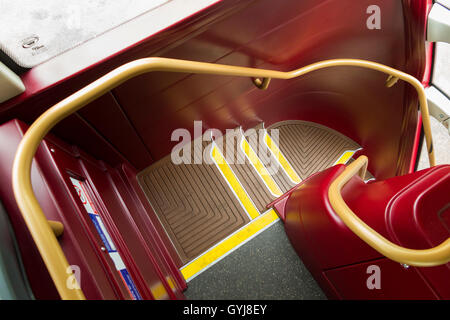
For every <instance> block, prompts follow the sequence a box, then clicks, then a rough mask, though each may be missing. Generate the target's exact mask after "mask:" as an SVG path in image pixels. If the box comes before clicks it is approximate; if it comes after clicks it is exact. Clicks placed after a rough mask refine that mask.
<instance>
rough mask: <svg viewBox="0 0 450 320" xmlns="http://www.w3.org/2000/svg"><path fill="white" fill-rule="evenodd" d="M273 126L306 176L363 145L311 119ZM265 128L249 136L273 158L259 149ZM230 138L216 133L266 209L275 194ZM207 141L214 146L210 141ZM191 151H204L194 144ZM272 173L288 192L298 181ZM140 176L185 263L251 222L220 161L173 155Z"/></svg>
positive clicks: (281, 145)
mask: <svg viewBox="0 0 450 320" xmlns="http://www.w3.org/2000/svg"><path fill="white" fill-rule="evenodd" d="M260 128H261V126H258V127H257V128H256V129H260ZM273 129H278V130H279V140H280V141H279V149H280V150H281V152H282V153H283V154H284V156H285V157H286V159H287V160H288V161H289V162H290V164H291V166H292V167H293V168H294V170H295V171H296V172H297V174H298V175H299V176H300V177H301V178H302V179H305V178H307V177H308V176H310V175H311V174H312V173H314V172H317V171H320V170H323V169H325V168H328V167H330V166H332V165H333V164H334V163H335V161H336V160H337V159H338V158H339V157H340V156H341V155H342V153H343V152H344V151H346V150H355V149H358V148H359V145H358V144H356V143H355V142H353V141H352V140H350V139H349V138H347V137H345V136H343V135H341V134H340V133H338V132H336V131H334V130H331V129H329V128H327V127H324V126H321V125H318V124H314V123H311V122H305V121H284V122H279V123H276V124H274V125H272V126H270V127H269V128H268V129H267V131H268V132H269V134H270V132H271V130H273ZM262 132H263V131H258V130H256V131H254V130H253V131H247V132H246V133H245V136H246V138H247V140H248V142H249V144H250V145H251V146H252V148H253V149H254V150H255V151H256V152H257V154H258V155H259V156H260V159H261V161H262V162H263V163H270V162H268V161H273V159H270V157H273V156H272V155H271V154H270V152H269V151H268V150H264V152H259V151H257V149H258V145H257V141H258V139H259V136H260V135H261V133H262ZM252 136H253V137H252ZM241 138H242V133H241V131H240V130H239V129H236V130H235V131H234V139H237V141H239V139H241ZM229 141H231V139H230V140H228V139H227V143H224V142H223V140H222V139H216V143H217V145H218V146H219V148H220V149H222V148H223V149H222V150H223V155H224V157H225V158H226V159H227V161H228V162H229V163H230V159H234V160H235V161H234V162H237V163H234V164H230V167H231V169H232V170H233V172H234V173H235V175H236V176H237V178H238V180H239V181H240V182H241V185H242V186H243V187H244V189H245V191H246V192H247V194H248V195H249V197H250V198H251V200H252V201H253V203H254V204H255V206H256V207H257V208H258V210H259V211H260V212H261V213H262V212H264V211H265V206H266V205H267V204H268V203H270V202H271V201H272V200H274V198H275V197H274V196H273V195H272V194H271V193H270V192H269V190H268V189H267V187H266V186H265V184H264V183H263V181H262V179H261V177H260V176H259V175H258V174H257V172H256V170H255V169H254V168H253V166H252V165H251V164H250V163H249V162H248V160H247V158H246V157H245V155H244V153H243V152H242V150H240V148H239V147H238V148H235V149H234V150H233V151H234V152H233V153H231V154H232V155H233V156H232V157H231V158H230V157H229V153H228V151H230V149H231V147H230V146H229V145H228V142H229ZM255 144H256V145H255ZM202 145H203V147H204V148H208V147H210V143H209V142H203V143H202ZM231 145H232V144H231ZM234 145H236V146H239V144H238V143H237V144H234ZM191 152H192V155H195V156H197V157H201V154H200V153H199V151H197V153H196V152H195V151H194V148H193V144H191ZM271 173H272V172H271ZM272 177H273V179H274V180H275V182H276V183H277V185H278V187H279V188H280V189H281V190H282V192H286V191H288V190H289V189H290V188H292V187H293V186H294V184H293V182H292V181H290V179H289V178H288V177H287V175H286V174H285V173H284V171H283V170H277V171H274V172H273V173H272ZM138 181H139V183H140V185H141V187H142V189H143V191H144V193H145V194H146V196H147V199H148V200H149V202H150V204H151V205H152V207H153V210H154V211H155V213H156V214H157V216H158V217H159V219H160V221H161V223H162V225H163V226H164V228H165V230H166V232H167V233H168V235H169V237H170V239H171V240H172V242H173V244H174V246H175V248H176V250H177V252H178V254H179V255H180V258H181V260H182V262H183V263H184V264H186V263H188V262H189V261H191V260H193V259H195V258H196V257H197V256H199V255H200V254H201V253H203V252H205V251H206V250H208V249H209V248H210V247H212V246H213V245H214V244H216V243H217V242H219V241H220V240H222V239H224V238H226V237H227V236H228V235H230V234H231V233H233V232H234V231H236V230H237V229H239V228H240V227H242V226H244V225H245V224H246V223H247V222H249V217H248V215H247V213H246V212H245V211H244V209H243V207H242V206H241V204H240V202H239V201H238V200H237V198H236V196H235V195H234V193H233V191H232V190H231V189H230V187H229V186H228V184H227V182H226V181H225V179H224V177H223V176H222V174H221V173H220V171H219V170H218V168H217V167H216V166H215V165H214V164H206V163H203V164H188V165H186V164H180V165H175V164H174V163H173V162H172V160H171V157H170V155H168V156H166V157H165V158H163V159H161V160H159V161H158V162H156V163H154V164H152V165H151V166H150V167H148V168H146V169H144V170H143V171H142V172H141V173H139V174H138Z"/></svg>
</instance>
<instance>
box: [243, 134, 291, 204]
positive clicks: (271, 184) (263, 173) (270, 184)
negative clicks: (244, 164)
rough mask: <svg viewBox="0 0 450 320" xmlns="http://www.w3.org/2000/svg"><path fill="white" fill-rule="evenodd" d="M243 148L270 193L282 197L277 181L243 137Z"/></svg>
mask: <svg viewBox="0 0 450 320" xmlns="http://www.w3.org/2000/svg"><path fill="white" fill-rule="evenodd" d="M241 148H242V150H243V151H244V153H245V155H246V156H247V159H248V160H249V161H250V162H251V164H252V165H253V167H254V168H255V170H256V172H258V174H259V176H260V177H261V179H263V181H264V183H265V185H266V187H267V188H268V189H269V190H270V192H271V193H272V194H273V195H274V196H277V197H279V196H281V195H282V194H283V192H282V191H281V190H280V188H279V187H278V185H277V184H276V182H275V180H273V178H272V176H271V175H270V174H269V172H268V171H267V169H266V167H265V166H264V164H263V163H262V162H261V159H259V157H258V155H257V154H256V152H255V151H254V150H253V148H252V147H251V146H250V144H249V143H248V141H247V139H245V138H244V137H242V140H241Z"/></svg>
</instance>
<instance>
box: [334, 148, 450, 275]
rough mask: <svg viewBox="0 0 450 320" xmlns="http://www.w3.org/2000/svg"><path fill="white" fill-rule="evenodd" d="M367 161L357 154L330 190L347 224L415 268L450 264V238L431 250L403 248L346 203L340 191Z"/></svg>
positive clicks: (386, 253) (383, 251)
mask: <svg viewBox="0 0 450 320" xmlns="http://www.w3.org/2000/svg"><path fill="white" fill-rule="evenodd" d="M367 163H368V159H367V157H366V156H360V157H358V159H356V160H355V161H353V162H352V163H351V164H349V165H348V166H347V167H346V168H345V169H344V171H343V172H342V173H341V174H340V175H339V176H338V177H337V178H336V179H335V180H334V181H333V182H332V183H331V185H330V187H329V189H328V199H329V201H330V204H331V206H332V207H333V210H334V211H335V212H336V213H337V215H338V216H339V217H340V218H341V220H342V221H343V222H344V223H345V225H346V226H347V227H348V228H350V230H352V231H353V232H354V233H355V234H356V235H357V236H358V237H360V238H361V239H362V240H363V241H364V242H366V243H367V244H368V245H370V246H371V247H372V248H373V249H375V250H376V251H378V252H379V253H381V254H382V255H384V256H386V257H388V258H389V259H391V260H394V261H397V262H399V263H402V264H406V265H410V266H416V267H432V266H438V265H442V264H446V263H448V262H449V261H450V238H447V239H446V240H445V241H443V242H442V243H441V244H439V245H438V246H435V247H434V248H431V249H421V250H416V249H408V248H404V247H401V246H399V245H397V244H395V243H393V242H391V241H389V240H388V239H386V238H385V237H383V236H382V235H380V234H379V233H378V232H377V231H375V230H374V229H372V228H371V227H370V226H368V225H367V224H366V223H365V222H364V221H362V220H361V219H360V218H359V217H358V216H357V215H356V214H355V213H353V211H352V210H351V209H350V208H349V207H348V206H347V204H346V203H345V201H344V199H343V198H342V194H341V190H342V188H343V187H344V186H345V184H346V183H347V182H348V181H349V180H350V179H351V178H353V176H355V175H356V174H358V172H359V171H360V170H361V168H364V167H367ZM363 177H364V175H363V176H362V178H363Z"/></svg>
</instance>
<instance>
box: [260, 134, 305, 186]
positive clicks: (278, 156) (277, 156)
mask: <svg viewBox="0 0 450 320" xmlns="http://www.w3.org/2000/svg"><path fill="white" fill-rule="evenodd" d="M264 142H265V143H266V145H267V147H268V148H269V150H270V151H271V152H272V154H273V155H274V157H275V159H277V161H278V163H279V164H280V165H281V167H282V168H283V170H284V171H285V172H286V174H287V176H288V177H289V179H291V181H292V182H293V183H295V184H298V183H300V182H301V181H302V179H301V178H300V177H299V176H298V174H297V172H295V170H294V168H292V166H291V164H290V163H289V161H287V159H286V158H285V157H284V155H283V154H282V153H281V151H280V149H278V146H277V145H276V144H275V143H274V142H273V141H272V138H271V137H270V136H269V134H268V133H267V131H265V132H264Z"/></svg>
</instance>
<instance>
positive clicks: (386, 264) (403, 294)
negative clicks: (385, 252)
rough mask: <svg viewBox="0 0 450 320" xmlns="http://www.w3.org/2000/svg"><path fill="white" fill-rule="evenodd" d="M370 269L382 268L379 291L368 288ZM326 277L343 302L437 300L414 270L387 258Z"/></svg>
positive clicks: (350, 267)
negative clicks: (345, 300) (370, 267)
mask: <svg viewBox="0 0 450 320" xmlns="http://www.w3.org/2000/svg"><path fill="white" fill-rule="evenodd" d="M369 266H377V267H379V268H380V273H379V275H380V289H376V288H373V289H369V288H368V286H367V279H368V278H369V277H370V276H371V275H372V274H373V271H371V270H370V269H369V273H368V271H367V268H368V267H369ZM325 276H326V277H327V278H328V280H329V281H330V282H331V284H332V285H333V286H334V288H336V290H337V291H338V294H339V298H341V299H351V300H354V299H370V300H374V299H408V300H409V299H418V300H419V299H420V300H424V299H436V298H437V296H436V295H435V294H434V293H433V291H432V290H431V289H430V288H429V287H428V286H427V285H426V283H424V282H423V280H422V278H421V277H420V275H419V274H418V273H417V271H416V270H415V269H414V268H409V269H405V268H403V267H402V266H401V265H400V264H399V263H396V262H394V261H391V260H388V259H380V260H374V261H370V262H366V263H361V264H356V265H352V266H348V267H343V268H340V269H336V270H330V271H326V272H325ZM369 282H370V281H369ZM411 284H414V285H411Z"/></svg>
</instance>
